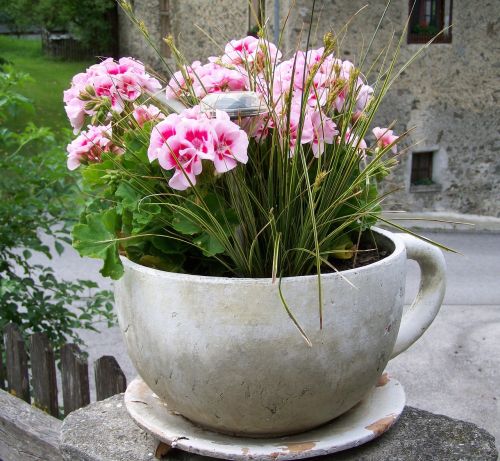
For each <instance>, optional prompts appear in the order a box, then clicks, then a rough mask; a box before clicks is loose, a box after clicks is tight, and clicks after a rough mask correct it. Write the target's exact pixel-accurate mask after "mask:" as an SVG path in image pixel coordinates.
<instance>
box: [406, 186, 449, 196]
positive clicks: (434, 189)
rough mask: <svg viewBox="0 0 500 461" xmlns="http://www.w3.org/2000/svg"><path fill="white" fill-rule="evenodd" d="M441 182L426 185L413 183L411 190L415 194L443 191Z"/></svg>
mask: <svg viewBox="0 0 500 461" xmlns="http://www.w3.org/2000/svg"><path fill="white" fill-rule="evenodd" d="M442 189H443V188H442V186H441V184H425V185H418V186H417V185H415V184H412V185H411V186H410V192H411V193H415V194H421V193H433V192H441V190H442Z"/></svg>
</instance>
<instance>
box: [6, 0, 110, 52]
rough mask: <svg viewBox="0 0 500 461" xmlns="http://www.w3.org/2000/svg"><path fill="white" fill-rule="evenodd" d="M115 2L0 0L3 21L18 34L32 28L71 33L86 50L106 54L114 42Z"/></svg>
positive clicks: (88, 0) (108, 0)
mask: <svg viewBox="0 0 500 461" xmlns="http://www.w3.org/2000/svg"><path fill="white" fill-rule="evenodd" d="M114 7H115V5H114V2H113V0H34V1H33V0H15V1H12V0H0V11H2V12H3V20H4V21H5V22H6V24H7V25H8V26H9V27H10V28H11V30H12V31H14V32H16V33H18V34H19V33H23V32H25V31H27V30H28V29H29V28H30V27H31V26H39V27H41V28H44V29H47V30H48V31H51V32H61V31H64V32H70V33H72V34H73V35H74V36H75V37H76V38H77V39H78V40H79V41H80V42H81V43H82V44H83V45H84V46H85V47H88V48H90V49H96V50H106V49H109V46H110V44H111V41H112V36H111V33H112V25H111V23H110V21H109V17H108V14H109V13H110V12H111V11H112V10H113V8H114Z"/></svg>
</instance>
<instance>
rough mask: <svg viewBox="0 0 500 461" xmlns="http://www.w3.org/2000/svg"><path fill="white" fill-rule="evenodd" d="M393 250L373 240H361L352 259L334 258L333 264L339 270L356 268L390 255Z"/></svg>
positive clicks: (325, 271) (326, 271)
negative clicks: (379, 245) (380, 245)
mask: <svg viewBox="0 0 500 461" xmlns="http://www.w3.org/2000/svg"><path fill="white" fill-rule="evenodd" d="M391 253H392V251H391V250H389V249H387V248H383V247H378V248H377V246H376V245H375V244H374V243H373V242H361V243H360V245H359V246H358V249H357V251H356V252H355V254H354V257H353V258H351V259H332V260H331V261H330V264H332V265H333V266H334V267H335V269H337V271H345V270H349V269H356V268H358V267H363V266H368V265H369V264H373V263H376V262H377V261H380V260H382V259H384V258H385V257H387V256H389V255H390V254H391ZM322 272H323V273H328V272H332V271H331V268H330V270H323V271H322Z"/></svg>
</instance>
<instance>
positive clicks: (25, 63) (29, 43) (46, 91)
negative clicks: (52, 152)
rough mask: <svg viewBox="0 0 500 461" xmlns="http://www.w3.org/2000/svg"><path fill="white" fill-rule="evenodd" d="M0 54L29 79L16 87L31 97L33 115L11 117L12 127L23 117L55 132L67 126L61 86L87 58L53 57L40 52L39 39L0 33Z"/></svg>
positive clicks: (21, 123) (64, 86) (22, 121)
mask: <svg viewBox="0 0 500 461" xmlns="http://www.w3.org/2000/svg"><path fill="white" fill-rule="evenodd" d="M0 57H2V58H4V59H6V60H8V61H10V62H12V63H13V64H14V66H15V68H16V69H17V70H19V71H23V72H27V73H28V74H30V76H31V77H32V79H33V82H30V83H26V84H25V85H24V86H23V87H22V88H20V93H22V94H24V95H25V96H27V97H28V98H30V99H32V100H33V102H34V104H35V114H34V115H28V114H26V115H24V116H23V117H18V119H16V120H15V121H14V125H13V126H12V128H21V127H23V126H24V125H25V124H26V122H27V121H33V122H34V123H35V124H36V125H38V126H48V127H50V128H52V129H53V130H54V131H55V132H56V133H58V132H59V131H60V130H61V128H70V125H69V122H68V119H67V118H66V113H65V112H64V106H63V101H62V97H63V90H65V89H67V88H68V87H69V84H70V81H71V78H72V77H73V75H75V74H76V73H78V72H82V71H84V70H85V69H86V68H87V67H88V66H89V65H90V64H92V63H91V62H74V61H73V62H65V61H55V60H51V59H49V58H46V57H45V56H43V55H42V47H41V41H40V40H27V39H18V38H14V37H5V36H0Z"/></svg>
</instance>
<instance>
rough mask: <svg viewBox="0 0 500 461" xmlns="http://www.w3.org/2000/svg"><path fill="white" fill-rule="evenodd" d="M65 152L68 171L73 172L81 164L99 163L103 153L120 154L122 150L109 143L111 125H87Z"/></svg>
mask: <svg viewBox="0 0 500 461" xmlns="http://www.w3.org/2000/svg"><path fill="white" fill-rule="evenodd" d="M66 150H67V151H68V162H67V164H68V169H70V170H75V169H76V168H78V167H79V166H80V165H81V164H82V163H98V162H100V161H101V156H102V154H103V153H104V152H114V153H115V154H121V153H122V149H120V148H118V147H117V146H115V145H114V144H113V142H112V141H111V125H106V126H102V125H100V126H94V125H89V126H88V127H87V130H86V131H82V132H81V133H80V135H79V136H78V137H77V138H76V139H75V140H73V141H72V142H71V143H70V144H68V146H67V148H66Z"/></svg>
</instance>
